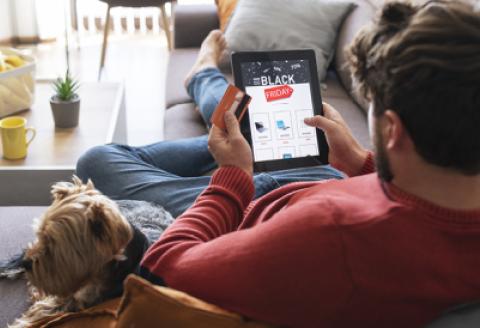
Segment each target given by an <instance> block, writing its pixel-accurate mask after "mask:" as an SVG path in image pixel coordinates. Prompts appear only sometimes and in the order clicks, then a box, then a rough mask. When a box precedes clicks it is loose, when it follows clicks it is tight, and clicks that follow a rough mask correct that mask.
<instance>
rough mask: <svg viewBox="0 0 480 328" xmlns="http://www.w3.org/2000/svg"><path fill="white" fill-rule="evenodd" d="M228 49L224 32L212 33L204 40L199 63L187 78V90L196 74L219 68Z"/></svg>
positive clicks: (197, 62) (215, 31) (198, 58)
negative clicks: (211, 68) (207, 69)
mask: <svg viewBox="0 0 480 328" xmlns="http://www.w3.org/2000/svg"><path fill="white" fill-rule="evenodd" d="M226 47H227V41H226V40H225V37H224V35H223V33H222V31H220V30H213V31H211V32H210V33H209V34H208V36H207V37H206V38H205V40H203V42H202V46H201V48H200V53H199V54H198V57H197V61H196V62H195V64H194V65H193V67H192V69H191V70H190V72H189V73H188V75H187V77H186V78H185V88H186V87H187V86H188V84H189V83H190V81H191V80H192V77H193V76H194V75H195V74H196V73H198V72H200V71H202V70H204V69H206V68H210V67H213V68H217V67H218V63H219V62H220V59H221V57H222V54H223V52H224V50H225V48H226Z"/></svg>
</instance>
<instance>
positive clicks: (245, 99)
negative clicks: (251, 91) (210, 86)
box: [211, 84, 252, 130]
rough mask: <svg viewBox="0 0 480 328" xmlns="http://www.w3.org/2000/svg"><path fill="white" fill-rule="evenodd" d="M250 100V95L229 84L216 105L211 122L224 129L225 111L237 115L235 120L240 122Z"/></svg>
mask: <svg viewBox="0 0 480 328" xmlns="http://www.w3.org/2000/svg"><path fill="white" fill-rule="evenodd" d="M251 100H252V97H250V96H249V95H247V94H246V93H245V92H243V91H242V90H240V89H239V88H237V87H236V86H234V85H231V84H230V85H229V86H228V88H227V90H226V91H225V94H224V95H223V98H222V100H220V102H219V103H218V106H217V108H216V109H215V112H214V113H213V115H212V119H211V122H212V123H213V124H215V125H216V126H217V127H219V128H220V129H223V130H225V129H226V126H225V120H224V118H223V117H224V116H225V113H226V112H227V111H231V112H233V113H234V114H235V116H236V117H237V120H238V121H239V122H240V121H241V119H242V118H243V115H244V114H245V112H246V111H247V108H248V105H249V104H250V101H251Z"/></svg>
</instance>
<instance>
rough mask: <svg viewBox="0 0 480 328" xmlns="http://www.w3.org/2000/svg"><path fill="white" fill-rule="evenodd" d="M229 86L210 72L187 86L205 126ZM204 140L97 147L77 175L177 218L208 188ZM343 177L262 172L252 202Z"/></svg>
mask: <svg viewBox="0 0 480 328" xmlns="http://www.w3.org/2000/svg"><path fill="white" fill-rule="evenodd" d="M227 85H228V82H227V81H226V80H225V78H224V76H223V75H222V73H220V72H219V71H218V70H217V69H213V68H209V69H206V70H204V71H201V72H199V73H197V74H196V75H195V76H194V77H193V78H192V80H191V82H190V84H189V86H188V93H189V94H190V96H191V97H192V98H193V99H194V101H195V103H196V104H197V105H198V107H199V110H200V113H201V115H202V118H203V120H204V121H205V123H206V124H207V125H208V126H210V117H211V115H212V113H213V111H214V110H215V108H216V106H217V104H218V102H219V101H220V99H221V98H222V97H223V94H224V92H225V90H226V88H227ZM207 138H208V136H207V135H204V136H201V137H195V138H189V139H181V140H173V141H162V142H158V143H154V144H151V145H147V146H143V147H130V146H126V145H117V144H111V145H105V146H97V147H95V148H92V149H90V150H89V151H88V152H87V153H85V154H84V155H83V156H82V157H81V158H80V160H79V161H78V163H77V170H76V173H77V175H78V176H79V177H80V178H81V179H82V180H83V181H87V180H88V179H91V180H92V181H93V183H94V184H95V187H96V188H97V189H99V190H100V191H101V192H103V193H104V194H105V195H107V196H109V197H111V198H112V199H133V200H146V201H151V202H154V203H157V204H160V205H162V206H163V207H165V209H166V210H168V211H169V212H170V213H172V215H173V216H174V217H177V216H178V215H180V214H182V213H183V212H184V211H185V210H186V209H187V208H189V207H190V206H191V205H192V204H193V202H194V201H195V199H196V198H197V196H198V195H199V194H200V193H201V192H202V191H203V190H204V189H205V188H206V187H207V186H208V184H209V182H210V177H209V176H203V175H204V174H206V173H207V172H209V171H211V170H212V169H214V168H216V163H215V161H214V159H213V157H212V156H211V155H210V153H209V151H208V148H207ZM341 178H343V174H342V173H341V172H339V171H337V170H335V169H333V168H332V167H330V166H328V165H326V166H316V167H308V168H298V169H291V170H283V171H274V172H268V173H260V174H256V175H255V176H254V177H253V181H254V184H255V198H258V197H260V196H262V195H265V194H266V193H268V192H270V191H272V190H274V189H276V188H278V187H280V186H283V185H286V184H288V183H291V182H298V181H319V180H325V179H341Z"/></svg>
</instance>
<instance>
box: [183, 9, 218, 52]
mask: <svg viewBox="0 0 480 328" xmlns="http://www.w3.org/2000/svg"><path fill="white" fill-rule="evenodd" d="M174 25H175V29H174V31H175V38H174V40H175V41H174V42H175V48H198V47H200V45H201V44H202V41H203V40H204V39H205V37H206V36H207V35H208V33H209V32H210V31H211V30H214V29H218V28H219V22H218V15H217V8H216V6H215V5H213V4H212V5H208V4H206V5H176V6H174Z"/></svg>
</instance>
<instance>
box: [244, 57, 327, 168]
mask: <svg viewBox="0 0 480 328" xmlns="http://www.w3.org/2000/svg"><path fill="white" fill-rule="evenodd" d="M240 69H241V72H242V79H243V86H244V87H245V91H246V93H247V94H249V95H250V96H251V97H252V101H251V103H250V106H249V108H248V113H249V119H250V131H251V133H252V148H253V154H254V157H255V162H263V161H271V160H279V159H289V158H298V157H306V156H318V155H319V150H318V146H317V136H316V131H315V128H312V127H309V126H307V125H306V124H305V123H304V122H303V120H304V118H306V117H312V116H313V115H314V110H313V101H312V95H311V86H310V83H311V81H310V76H311V75H310V73H311V72H310V65H309V61H308V60H306V59H300V60H282V61H262V62H259V61H257V62H243V63H241V66H240ZM314 74H316V72H314Z"/></svg>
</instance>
